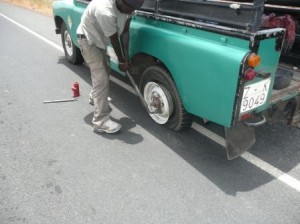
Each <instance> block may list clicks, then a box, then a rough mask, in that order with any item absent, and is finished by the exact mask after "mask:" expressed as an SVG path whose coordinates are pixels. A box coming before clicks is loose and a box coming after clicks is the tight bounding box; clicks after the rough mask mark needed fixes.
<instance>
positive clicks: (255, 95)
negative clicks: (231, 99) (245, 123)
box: [240, 78, 271, 114]
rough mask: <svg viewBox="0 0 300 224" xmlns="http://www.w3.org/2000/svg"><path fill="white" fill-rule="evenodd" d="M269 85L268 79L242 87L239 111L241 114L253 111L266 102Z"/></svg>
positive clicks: (269, 80)
mask: <svg viewBox="0 0 300 224" xmlns="http://www.w3.org/2000/svg"><path fill="white" fill-rule="evenodd" d="M270 83H271V79H270V78H268V79H264V80H262V81H260V82H257V83H254V84H250V85H247V86H245V87H244V93H243V98H242V104H241V109H240V113H241V114H242V113H245V112H247V111H250V110H253V109H255V108H257V107H259V106H261V105H263V104H264V103H265V102H266V100H267V97H268V92H269V87H270Z"/></svg>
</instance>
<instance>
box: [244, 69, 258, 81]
mask: <svg viewBox="0 0 300 224" xmlns="http://www.w3.org/2000/svg"><path fill="white" fill-rule="evenodd" d="M255 77H256V72H255V71H254V70H253V69H251V68H249V69H247V70H246V71H245V74H244V78H245V79H246V80H252V79H254V78H255Z"/></svg>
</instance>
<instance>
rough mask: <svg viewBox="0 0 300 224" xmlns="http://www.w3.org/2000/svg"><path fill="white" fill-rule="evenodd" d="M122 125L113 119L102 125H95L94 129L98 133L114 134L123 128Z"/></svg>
mask: <svg viewBox="0 0 300 224" xmlns="http://www.w3.org/2000/svg"><path fill="white" fill-rule="evenodd" d="M121 127H122V126H121V125H120V124H118V123H117V122H114V121H112V120H111V119H109V120H107V121H105V122H104V123H103V124H102V125H101V126H100V127H97V126H94V131H95V132H98V133H103V132H105V133H108V134H113V133H116V132H118V131H119V130H120V129H121Z"/></svg>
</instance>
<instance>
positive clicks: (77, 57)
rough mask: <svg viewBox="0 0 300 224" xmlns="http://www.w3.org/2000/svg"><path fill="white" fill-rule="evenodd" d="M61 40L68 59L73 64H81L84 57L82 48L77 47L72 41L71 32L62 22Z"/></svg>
mask: <svg viewBox="0 0 300 224" xmlns="http://www.w3.org/2000/svg"><path fill="white" fill-rule="evenodd" d="M61 41H62V45H63V48H64V52H65V57H66V59H67V61H68V62H70V63H72V64H81V63H82V62H83V57H82V55H81V52H80V49H79V48H78V47H76V45H75V44H74V42H73V41H72V38H71V35H70V32H69V30H68V28H67V27H66V24H65V23H62V25H61Z"/></svg>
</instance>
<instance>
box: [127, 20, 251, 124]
mask: <svg viewBox="0 0 300 224" xmlns="http://www.w3.org/2000/svg"><path fill="white" fill-rule="evenodd" d="M139 20H140V21H141V22H139ZM146 20H147V18H139V17H136V18H135V20H133V22H132V24H131V37H130V38H131V42H132V43H134V45H133V44H132V45H131V55H135V54H137V53H140V52H143V53H146V54H149V55H152V56H154V57H157V58H158V59H159V60H161V61H162V62H163V63H164V64H165V65H166V66H167V68H168V69H169V71H170V73H171V74H172V76H173V78H174V80H175V82H176V85H177V88H178V90H179V93H180V96H181V99H182V101H183V104H184V107H185V108H186V110H187V111H188V112H190V113H192V114H195V115H197V116H200V117H203V118H205V119H208V120H213V121H214V122H216V123H219V124H221V125H224V126H226V127H230V126H231V122H232V118H233V114H232V113H233V108H234V104H235V98H236V92H237V86H238V80H239V74H240V68H241V63H242V61H243V58H244V57H245V55H246V54H247V53H248V52H249V42H248V41H246V40H242V39H238V38H233V37H226V36H222V35H220V34H216V33H212V32H207V31H203V30H199V29H198V30H197V29H193V28H186V27H184V26H178V25H174V24H170V23H164V22H159V21H155V20H151V19H148V20H147V21H146ZM147 24H148V25H147ZM165 26H168V29H165Z"/></svg>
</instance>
